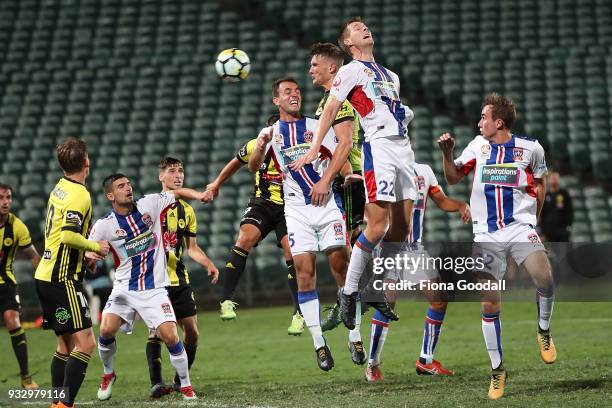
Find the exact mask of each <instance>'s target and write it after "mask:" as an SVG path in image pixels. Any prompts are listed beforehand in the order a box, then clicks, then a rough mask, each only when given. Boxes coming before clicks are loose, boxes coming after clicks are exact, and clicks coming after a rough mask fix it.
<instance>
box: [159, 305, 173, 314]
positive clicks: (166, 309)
mask: <svg viewBox="0 0 612 408" xmlns="http://www.w3.org/2000/svg"><path fill="white" fill-rule="evenodd" d="M161 308H162V312H163V313H164V314H165V315H172V307H171V306H170V304H169V303H162V305H161Z"/></svg>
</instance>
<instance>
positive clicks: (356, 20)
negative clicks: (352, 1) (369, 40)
mask: <svg viewBox="0 0 612 408" xmlns="http://www.w3.org/2000/svg"><path fill="white" fill-rule="evenodd" d="M353 23H364V24H365V20H364V19H363V18H361V17H360V16H355V17H350V18H349V19H348V20H346V21H345V22H344V24H342V28H340V34H339V35H338V45H339V46H340V48H341V49H342V51H344V52H346V53H347V54H348V55H352V54H351V50H349V49H348V47H347V46H346V45H344V39H345V38H346V35H347V34H348V26H349V25H350V24H353Z"/></svg>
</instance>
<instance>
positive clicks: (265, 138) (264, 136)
mask: <svg viewBox="0 0 612 408" xmlns="http://www.w3.org/2000/svg"><path fill="white" fill-rule="evenodd" d="M270 140H272V126H270V127H267V128H263V129H262V130H261V132H259V135H258V136H257V148H258V149H259V150H263V149H265V148H266V145H267V144H268V143H269V142H270Z"/></svg>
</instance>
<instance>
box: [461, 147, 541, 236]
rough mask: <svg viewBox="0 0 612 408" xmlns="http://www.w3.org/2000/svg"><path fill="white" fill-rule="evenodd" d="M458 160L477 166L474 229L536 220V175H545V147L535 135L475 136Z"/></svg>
mask: <svg viewBox="0 0 612 408" xmlns="http://www.w3.org/2000/svg"><path fill="white" fill-rule="evenodd" d="M455 164H456V165H457V166H458V167H459V168H461V170H462V171H463V174H465V175H467V174H469V173H470V172H471V171H472V170H474V180H473V184H472V194H471V197H470V207H471V211H472V226H473V230H474V233H475V234H476V233H480V232H495V231H497V230H500V229H503V228H505V227H507V226H509V225H512V224H514V223H520V224H529V225H533V226H535V225H536V223H537V217H536V211H537V203H536V192H535V183H534V179H536V178H542V177H543V176H545V175H546V173H547V169H546V160H545V158H544V149H543V148H542V146H541V145H540V143H538V141H537V140H536V139H532V138H527V137H523V136H516V135H512V139H510V141H509V142H507V143H505V144H494V143H490V142H489V141H487V140H486V139H485V138H484V137H482V136H476V137H475V138H474V140H472V141H471V142H470V144H468V146H467V147H466V148H465V149H464V150H463V152H462V153H461V156H459V158H457V159H456V160H455Z"/></svg>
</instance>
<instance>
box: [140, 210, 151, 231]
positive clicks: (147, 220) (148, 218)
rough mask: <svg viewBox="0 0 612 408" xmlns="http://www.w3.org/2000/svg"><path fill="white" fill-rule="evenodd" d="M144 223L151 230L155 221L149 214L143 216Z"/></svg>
mask: <svg viewBox="0 0 612 408" xmlns="http://www.w3.org/2000/svg"><path fill="white" fill-rule="evenodd" d="M142 222H144V223H145V225H146V226H147V227H149V228H151V227H152V226H153V220H152V219H151V215H149V213H144V214H142Z"/></svg>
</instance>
